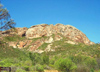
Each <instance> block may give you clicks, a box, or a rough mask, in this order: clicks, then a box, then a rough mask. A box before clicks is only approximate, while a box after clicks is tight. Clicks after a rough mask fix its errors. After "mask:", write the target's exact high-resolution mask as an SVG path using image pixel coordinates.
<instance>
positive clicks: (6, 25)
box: [0, 3, 16, 30]
mask: <svg viewBox="0 0 100 72" xmlns="http://www.w3.org/2000/svg"><path fill="white" fill-rule="evenodd" d="M15 24H16V23H15V22H14V20H13V19H11V18H10V14H9V13H8V10H7V9H6V8H3V5H2V4H1V3H0V30H7V29H10V28H14V26H15Z"/></svg>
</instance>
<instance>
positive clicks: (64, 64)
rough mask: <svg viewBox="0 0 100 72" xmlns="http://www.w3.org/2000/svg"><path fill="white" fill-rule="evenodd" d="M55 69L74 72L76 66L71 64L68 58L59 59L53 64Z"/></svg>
mask: <svg viewBox="0 0 100 72" xmlns="http://www.w3.org/2000/svg"><path fill="white" fill-rule="evenodd" d="M55 67H56V68H57V69H58V70H61V71H64V72H66V71H67V72H70V71H72V70H75V69H76V68H77V66H76V65H75V63H73V62H72V61H71V60H70V59H69V58H66V59H63V58H60V59H58V60H57V61H56V62H55Z"/></svg>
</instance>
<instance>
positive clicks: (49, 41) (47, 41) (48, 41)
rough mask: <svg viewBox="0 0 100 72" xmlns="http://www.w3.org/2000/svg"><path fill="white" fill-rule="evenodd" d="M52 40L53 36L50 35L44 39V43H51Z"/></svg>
mask: <svg viewBox="0 0 100 72" xmlns="http://www.w3.org/2000/svg"><path fill="white" fill-rule="evenodd" d="M53 41H54V40H53V38H52V37H50V38H49V39H46V40H45V43H52V42H53Z"/></svg>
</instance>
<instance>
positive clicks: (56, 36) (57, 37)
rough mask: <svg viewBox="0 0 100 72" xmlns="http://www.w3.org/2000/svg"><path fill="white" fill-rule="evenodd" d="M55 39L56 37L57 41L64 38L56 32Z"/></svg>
mask: <svg viewBox="0 0 100 72" xmlns="http://www.w3.org/2000/svg"><path fill="white" fill-rule="evenodd" d="M54 39H55V41H58V40H61V39H63V38H62V37H61V36H60V35H57V34H56V35H55V38H54Z"/></svg>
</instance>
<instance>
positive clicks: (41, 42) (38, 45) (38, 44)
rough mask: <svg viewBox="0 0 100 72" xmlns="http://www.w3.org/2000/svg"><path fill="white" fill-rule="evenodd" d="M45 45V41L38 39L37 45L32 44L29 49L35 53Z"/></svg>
mask: <svg viewBox="0 0 100 72" xmlns="http://www.w3.org/2000/svg"><path fill="white" fill-rule="evenodd" d="M43 43H44V41H43V39H38V40H37V41H36V42H35V43H32V44H31V46H30V47H29V51H35V50H36V49H37V48H38V47H40V46H41V45H42V44H43Z"/></svg>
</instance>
